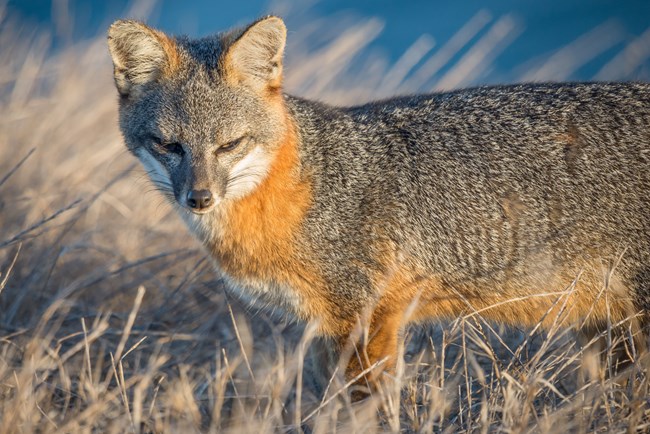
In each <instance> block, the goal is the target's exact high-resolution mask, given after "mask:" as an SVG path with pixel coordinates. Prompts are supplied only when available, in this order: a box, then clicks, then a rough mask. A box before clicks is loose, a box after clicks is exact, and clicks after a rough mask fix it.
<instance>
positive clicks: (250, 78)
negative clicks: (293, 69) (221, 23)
mask: <svg viewBox="0 0 650 434" xmlns="http://www.w3.org/2000/svg"><path fill="white" fill-rule="evenodd" d="M286 39H287V28H286V27H285V25H284V22H283V21H282V19H281V18H278V17H274V16H270V17H267V18H262V19H261V20H259V21H256V22H255V23H253V24H251V25H250V26H249V27H248V28H247V29H246V30H244V32H243V33H241V35H240V36H239V37H238V38H237V39H236V40H235V41H234V42H233V43H232V44H231V45H230V46H229V47H228V48H227V49H226V52H225V55H224V57H223V58H222V59H223V67H224V73H225V77H226V79H227V80H228V81H229V82H231V83H233V84H239V83H243V84H245V85H248V86H250V87H251V88H253V89H254V90H257V91H263V90H277V89H279V88H280V87H281V85H282V55H283V54H284V45H285V42H286Z"/></svg>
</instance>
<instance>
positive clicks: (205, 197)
mask: <svg viewBox="0 0 650 434" xmlns="http://www.w3.org/2000/svg"><path fill="white" fill-rule="evenodd" d="M211 203H212V193H210V191H209V190H192V191H190V192H189V193H187V206H189V207H190V208H192V209H197V210H201V209H205V208H207V207H209V206H210V204H211Z"/></svg>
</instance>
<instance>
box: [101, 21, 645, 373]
mask: <svg viewBox="0 0 650 434" xmlns="http://www.w3.org/2000/svg"><path fill="white" fill-rule="evenodd" d="M285 37H286V30H285V27H284V24H283V23H282V20H280V19H279V18H277V17H268V18H264V19H261V20H259V21H257V22H255V23H253V24H251V25H250V26H248V27H246V28H244V29H237V30H233V31H229V32H226V33H223V34H219V35H215V36H212V37H208V38H203V39H188V38H185V37H178V38H172V37H170V36H167V35H165V34H163V33H161V32H159V31H156V30H153V29H151V28H149V27H147V26H145V25H144V24H142V23H138V22H134V21H118V22H116V23H115V24H113V26H111V28H110V30H109V48H110V51H111V54H112V57H113V63H114V71H115V82H116V85H117V88H118V91H119V93H120V127H121V129H122V132H123V135H124V139H125V142H126V145H127V147H128V148H129V149H130V150H131V151H132V152H133V153H134V154H135V155H136V156H137V157H138V158H139V159H140V160H141V161H142V163H143V165H144V166H145V167H146V168H147V170H148V171H149V174H150V176H151V179H152V181H153V182H154V183H155V184H156V185H157V186H158V187H159V188H160V190H161V191H162V192H163V193H164V194H166V195H167V196H168V197H169V199H170V200H171V202H172V203H173V204H174V205H175V206H176V208H177V209H178V211H179V213H180V214H181V216H182V217H183V218H184V220H185V221H186V222H187V223H188V225H189V227H190V229H191V230H192V231H193V233H194V234H196V236H197V237H198V238H199V239H200V240H201V241H202V242H203V244H204V246H205V247H206V249H207V251H208V252H209V253H210V255H211V257H212V258H213V259H214V261H215V264H216V265H217V266H218V268H219V269H220V270H221V271H222V272H223V274H224V276H225V277H227V278H228V279H229V280H230V282H231V286H232V288H233V289H234V290H235V291H237V292H238V293H239V294H240V295H242V296H243V297H245V298H248V299H250V300H253V301H255V300H257V301H262V302H264V303H269V304H271V305H273V306H278V307H282V308H284V309H285V310H286V311H287V312H289V313H291V314H293V315H295V316H296V317H297V318H299V319H302V320H305V321H318V323H319V330H320V332H321V334H323V335H326V336H331V337H334V338H335V339H336V340H337V342H338V344H337V345H338V347H339V348H342V347H343V346H344V343H345V342H346V339H347V336H348V335H349V334H350V332H351V331H352V329H353V328H354V326H355V324H356V323H357V321H359V319H360V318H361V319H362V318H365V319H366V321H367V324H368V325H369V327H370V328H371V331H372V332H371V334H370V336H373V338H372V339H371V340H370V342H367V348H366V350H367V351H366V352H365V354H366V355H367V356H366V357H367V358H366V359H365V360H361V361H360V362H358V363H357V365H356V366H355V364H354V362H353V363H352V364H351V367H349V372H350V373H351V374H350V375H352V374H354V373H356V372H359V370H361V369H362V368H364V366H369V364H371V363H372V362H373V361H376V360H379V359H381V358H388V359H389V360H392V361H394V357H395V353H396V347H397V341H398V339H399V331H400V330H401V329H402V328H403V326H404V325H405V324H406V323H408V322H412V321H424V320H427V319H430V318H440V317H444V318H455V317H457V316H459V315H475V314H481V315H483V316H485V317H488V318H492V319H496V320H500V321H504V322H509V323H514V324H527V325H534V324H536V323H538V322H542V323H543V324H547V323H548V321H549V318H556V317H557V316H558V315H560V316H561V317H562V320H563V321H565V322H566V324H572V323H576V322H580V323H581V324H583V325H588V326H593V327H595V328H596V329H598V328H601V327H602V326H603V323H604V322H605V321H614V322H620V321H626V320H628V321H631V322H632V323H634V324H635V326H638V327H642V326H643V325H644V322H645V321H646V316H647V312H648V310H649V309H650V283H649V282H650V268H649V266H650V174H649V171H648V167H649V165H650V85H648V84H643V83H636V84H634V83H629V84H617V83H584V84H571V83H569V84H522V85H514V86H499V87H481V88H475V89H467V90H459V91H455V92H449V93H440V94H430V95H419V96H411V97H401V98H394V99H389V100H386V101H380V102H375V103H371V104H367V105H363V106H358V107H350V108H339V107H331V106H327V105H324V104H320V103H317V102H312V101H307V100H303V99H300V98H296V97H292V96H288V95H286V94H284V93H283V92H282V87H281V85H282V55H283V50H284V44H285ZM413 306H414V308H412V307H413ZM406 312H410V316H409V317H408V318H406V317H405V314H406ZM389 366H390V363H389Z"/></svg>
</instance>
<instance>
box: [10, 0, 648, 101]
mask: <svg viewBox="0 0 650 434" xmlns="http://www.w3.org/2000/svg"><path fill="white" fill-rule="evenodd" d="M8 4H9V8H8V9H9V13H10V14H15V15H17V16H20V17H21V21H22V22H23V23H24V26H25V27H26V29H29V28H30V27H31V28H36V27H38V28H41V29H43V28H46V29H49V30H51V33H52V35H53V39H52V41H51V46H52V47H53V48H54V49H56V48H57V47H61V46H63V45H65V44H69V43H71V42H80V41H83V40H87V39H90V38H92V37H96V36H98V35H102V34H103V33H104V32H105V30H106V28H107V26H108V25H109V24H110V23H111V22H112V21H113V20H114V19H117V18H123V17H136V18H141V19H144V20H146V21H147V22H148V23H149V24H151V25H153V26H155V27H158V28H160V29H162V30H164V31H168V32H171V33H186V34H190V35H193V36H201V35H207V34H210V33H214V32H217V31H221V30H224V29H227V28H229V27H232V26H234V25H245V24H246V23H248V22H250V21H252V20H254V19H256V18H258V17H260V16H261V15H264V14H269V13H274V14H278V15H281V16H283V17H284V18H285V20H286V21H287V25H288V28H289V31H290V34H289V47H288V50H287V55H288V59H287V62H288V64H289V66H291V67H294V68H297V70H298V73H299V74H300V77H298V78H295V79H292V78H291V74H292V69H291V68H289V69H288V73H287V74H288V76H289V80H290V81H289V83H288V84H289V87H290V90H292V91H298V92H301V91H302V92H303V93H304V92H307V93H310V94H313V95H312V96H316V95H315V94H316V92H314V86H313V83H311V82H310V81H309V80H306V79H305V78H304V77H303V75H305V74H307V75H309V73H310V71H303V70H301V68H300V65H299V64H298V65H296V63H299V61H300V63H304V58H305V56H308V55H309V53H310V52H312V53H313V52H317V51H319V50H322V49H326V48H327V45H328V44H330V43H331V42H333V41H335V40H337V38H340V39H343V38H345V40H346V41H347V42H348V43H347V44H345V45H344V46H340V45H339V46H338V49H337V50H333V51H334V52H332V53H329V55H330V62H328V66H331V64H332V63H334V64H336V63H337V62H338V63H339V64H341V65H343V66H342V67H341V68H339V71H338V72H343V71H342V70H343V69H344V70H345V72H346V73H347V74H346V75H347V76H348V77H349V76H350V75H356V76H359V75H361V76H363V75H367V76H372V77H373V79H376V80H378V81H377V82H376V83H375V86H373V89H372V90H373V93H374V94H375V95H376V96H386V95H387V94H390V93H395V92H413V91H427V90H432V89H433V90H436V89H451V88H457V87H462V86H467V85H474V84H492V83H506V82H516V81H542V80H592V79H596V80H621V79H625V80H648V79H649V78H650V1H648V0H622V1H621V0H546V1H535V0H488V1H463V2H458V1H430V0H410V1H399V2H398V1H389V0H354V1H350V0H322V1H316V0H308V1H301V2H295V1H294V2H292V1H277V0H276V1H269V0H250V1H242V2H223V1H210V0H195V1H186V2H176V1H172V0H160V1H157V2H154V1H141V2H136V3H134V2H132V1H128V0H113V1H106V2H90V1H82V0H61V1H54V2H51V1H49V0H11V1H9V3H8ZM320 54H322V53H320ZM298 59H299V61H298ZM351 60H353V61H351ZM362 71H367V74H363V73H361V74H360V72H362ZM333 72H337V71H333ZM378 76H381V77H380V79H379V78H377V77H378ZM297 81H300V82H301V83H300V85H296V82H297ZM367 86H368V84H367V83H365V85H364V88H367ZM315 87H316V88H317V89H318V90H319V91H323V90H325V89H324V88H323V86H315ZM325 87H327V85H325ZM346 87H347V86H346ZM329 94H330V95H331V93H329ZM334 94H336V92H334ZM321 96H322V95H321ZM331 96H332V97H333V98H332V99H334V100H339V98H336V95H331ZM358 96H359V97H360V98H361V99H367V98H368V97H370V96H371V95H368V92H360V93H359V94H358Z"/></svg>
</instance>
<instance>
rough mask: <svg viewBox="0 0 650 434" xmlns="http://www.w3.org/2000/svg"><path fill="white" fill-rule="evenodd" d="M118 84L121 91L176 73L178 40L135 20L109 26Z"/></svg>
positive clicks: (109, 43) (131, 92)
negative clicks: (175, 40) (176, 41)
mask: <svg viewBox="0 0 650 434" xmlns="http://www.w3.org/2000/svg"><path fill="white" fill-rule="evenodd" d="M108 49H109V51H110V52H111V57H112V58H113V73H114V77H115V86H117V90H118V92H119V93H120V95H123V96H127V95H132V94H133V93H134V92H137V91H138V90H139V89H140V88H141V86H143V85H145V84H148V83H151V82H153V81H156V80H157V79H158V78H160V77H161V76H163V75H165V74H170V73H172V72H173V71H174V70H175V69H176V67H177V65H178V51H177V49H176V44H175V43H174V41H173V40H172V39H171V38H170V37H168V36H167V35H165V34H164V33H162V32H159V31H157V30H154V29H152V28H150V27H147V26H146V25H144V24H142V23H140V22H138V21H132V20H118V21H115V22H114V23H113V24H112V25H111V27H110V28H109V29H108Z"/></svg>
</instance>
